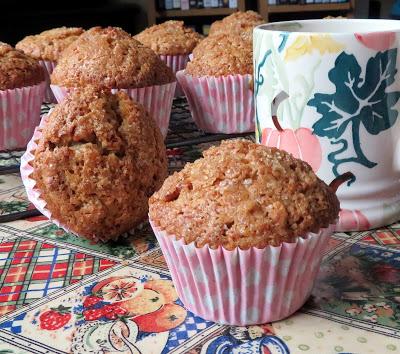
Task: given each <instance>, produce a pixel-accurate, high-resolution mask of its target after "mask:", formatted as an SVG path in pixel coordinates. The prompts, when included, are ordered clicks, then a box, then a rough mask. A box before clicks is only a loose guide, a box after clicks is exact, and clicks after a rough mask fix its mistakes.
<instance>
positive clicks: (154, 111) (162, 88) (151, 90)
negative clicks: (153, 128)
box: [50, 82, 176, 138]
mask: <svg viewBox="0 0 400 354" xmlns="http://www.w3.org/2000/svg"><path fill="white" fill-rule="evenodd" d="M50 87H51V90H52V91H53V93H54V96H55V97H56V99H57V101H58V102H61V101H62V100H63V99H64V98H65V97H66V96H67V95H68V92H69V90H71V89H69V88H66V87H61V86H57V85H50ZM175 87H176V82H171V83H169V84H165V85H157V86H148V87H141V88H133V89H112V90H111V92H113V93H115V92H117V91H125V92H126V93H127V94H128V95H129V97H131V98H132V99H133V100H135V101H136V102H139V103H141V104H142V105H143V106H144V107H145V108H146V109H147V111H148V112H149V113H150V114H151V115H152V117H153V119H154V120H155V121H156V123H157V125H158V127H159V128H160V130H161V134H162V135H163V137H164V138H165V137H166V136H167V133H168V125H169V120H170V115H171V109H172V101H173V99H174V93H175Z"/></svg>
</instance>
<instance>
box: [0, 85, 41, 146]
mask: <svg viewBox="0 0 400 354" xmlns="http://www.w3.org/2000/svg"><path fill="white" fill-rule="evenodd" d="M45 88H46V82H45V81H43V82H41V83H39V84H37V85H33V86H27V87H22V88H16V89H10V90H2V91H0V151H2V150H13V149H23V148H25V147H26V144H27V143H28V141H29V139H30V138H31V136H32V134H33V132H34V130H35V127H36V126H37V125H38V123H39V121H40V109H41V105H42V101H43V96H44V91H45Z"/></svg>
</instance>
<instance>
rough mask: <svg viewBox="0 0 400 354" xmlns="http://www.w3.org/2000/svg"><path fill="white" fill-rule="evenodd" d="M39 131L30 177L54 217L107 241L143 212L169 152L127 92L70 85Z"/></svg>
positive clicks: (164, 171) (164, 173) (142, 216)
mask: <svg viewBox="0 0 400 354" xmlns="http://www.w3.org/2000/svg"><path fill="white" fill-rule="evenodd" d="M42 132H43V134H42V136H41V138H40V140H39V142H38V147H37V149H36V151H35V158H34V160H33V161H32V165H33V167H34V172H33V174H32V176H31V177H32V178H33V179H34V180H35V181H36V187H37V188H38V189H39V191H40V192H41V198H43V199H44V200H45V201H46V204H47V206H46V207H47V208H48V210H49V211H50V212H51V213H52V216H53V217H54V218H55V219H58V220H59V221H61V222H62V223H64V224H65V225H66V226H67V227H68V228H69V229H70V230H71V231H72V232H75V233H77V234H79V235H81V236H84V237H87V238H89V239H92V240H94V241H97V240H103V241H105V240H108V239H114V238H116V237H118V236H119V235H120V234H122V233H124V232H126V231H128V230H130V229H131V228H133V227H135V226H136V225H138V224H139V223H141V222H142V221H143V220H144V219H145V218H146V216H147V212H148V198H149V197H150V196H151V195H152V194H153V192H155V191H156V190H157V189H158V188H159V187H160V186H161V184H162V182H163V180H164V179H165V177H166V176H167V160H166V151H165V145H164V142H163V138H162V136H161V133H160V131H159V129H158V127H157V125H156V124H155V122H154V121H153V119H152V117H151V116H149V114H148V113H147V112H146V111H145V109H144V107H143V106H142V105H140V104H139V103H136V102H134V101H132V100H131V99H130V98H129V97H128V95H127V94H126V93H124V92H119V93H117V94H115V95H113V94H111V93H106V92H97V91H95V90H94V89H92V88H90V87H87V88H85V89H83V90H79V91H78V90H74V91H73V92H72V93H71V94H70V95H69V96H68V98H66V99H65V100H64V101H63V102H62V103H60V104H58V105H57V106H55V108H54V109H53V110H52V111H51V113H50V115H49V117H48V123H47V124H45V126H44V128H43V131H42Z"/></svg>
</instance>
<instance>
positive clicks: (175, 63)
mask: <svg viewBox="0 0 400 354" xmlns="http://www.w3.org/2000/svg"><path fill="white" fill-rule="evenodd" d="M160 58H161V60H162V61H163V62H164V63H165V64H167V65H168V66H169V67H170V68H171V69H172V71H173V72H174V74H176V73H177V72H178V71H180V70H183V69H185V68H186V64H187V63H188V61H189V55H187V54H183V55H160ZM180 96H184V93H183V91H182V88H181V86H180V85H179V84H177V85H176V89H175V97H180Z"/></svg>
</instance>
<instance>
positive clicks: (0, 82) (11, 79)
mask: <svg viewBox="0 0 400 354" xmlns="http://www.w3.org/2000/svg"><path fill="white" fill-rule="evenodd" d="M44 79H45V76H44V71H43V68H42V67H41V66H40V64H39V63H38V61H37V60H35V59H33V58H30V57H29V56H27V55H26V54H24V53H23V52H21V51H20V50H17V49H14V48H13V47H11V46H10V45H8V44H6V43H3V42H0V90H7V89H14V88H19V87H25V86H32V85H36V84H39V83H40V82H42V81H44Z"/></svg>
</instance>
